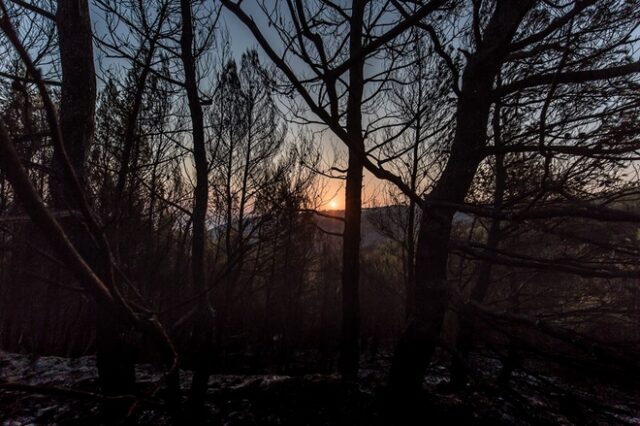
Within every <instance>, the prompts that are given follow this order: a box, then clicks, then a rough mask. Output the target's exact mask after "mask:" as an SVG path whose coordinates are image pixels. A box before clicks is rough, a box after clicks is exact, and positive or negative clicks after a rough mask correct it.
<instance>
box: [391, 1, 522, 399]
mask: <svg viewBox="0 0 640 426" xmlns="http://www.w3.org/2000/svg"><path fill="white" fill-rule="evenodd" d="M533 4H534V1H533V0H516V1H506V0H501V1H498V2H497V3H496V7H495V10H494V12H493V15H492V17H491V19H490V20H489V22H488V24H487V27H486V30H485V34H484V39H483V40H482V42H481V44H480V46H479V47H478V49H477V51H476V52H475V53H473V54H472V55H470V56H469V58H468V62H467V65H466V67H465V69H464V73H463V75H462V89H461V94H460V97H459V100H458V106H457V112H456V133H455V136H454V140H453V144H452V147H451V156H450V157H449V161H448V162H447V165H446V167H445V170H444V171H443V173H442V176H441V178H440V180H439V181H438V183H437V184H436V186H435V187H434V189H433V191H432V192H431V193H430V194H429V196H428V197H427V203H426V205H427V206H428V205H429V201H441V202H448V203H453V204H460V203H463V202H464V200H465V198H466V195H467V192H468V191H469V188H470V187H471V183H472V181H473V178H474V176H475V173H476V169H477V168H478V165H479V164H480V161H481V160H482V156H481V155H480V149H481V148H483V147H484V146H485V143H486V138H487V124H488V121H489V114H490V110H491V103H492V101H491V99H492V89H493V84H494V80H495V78H496V75H497V73H498V70H499V69H500V66H501V64H502V62H503V61H504V58H505V57H506V55H507V53H508V48H509V44H510V42H511V39H512V38H513V36H514V34H515V32H516V30H517V28H518V25H519V24H520V22H521V20H522V18H523V17H524V15H525V14H526V13H527V11H528V10H529V9H530V8H531V7H532V5H533ZM454 214H455V210H454V209H444V208H442V209H435V208H430V207H427V208H425V211H424V214H423V216H422V220H421V223H420V232H419V235H418V243H417V248H416V273H415V279H416V288H415V291H416V307H415V315H414V317H413V319H412V320H411V321H410V322H409V325H408V326H407V329H406V330H405V332H404V333H403V336H402V338H401V339H400V342H399V343H398V346H397V348H396V352H395V355H394V360H393V364H392V367H391V375H390V381H389V384H390V387H391V390H392V392H393V394H394V395H396V396H400V395H406V394H416V393H418V392H419V391H420V390H421V389H422V382H423V379H424V375H425V372H426V369H427V367H428V365H429V362H430V360H431V356H432V354H433V351H434V349H435V347H436V341H437V339H438V337H439V334H440V330H441V326H442V322H443V319H444V314H445V312H446V309H447V304H448V288H447V262H448V244H449V238H450V234H451V226H452V220H453V216H454Z"/></svg>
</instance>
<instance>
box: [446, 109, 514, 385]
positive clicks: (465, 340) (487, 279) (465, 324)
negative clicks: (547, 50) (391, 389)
mask: <svg viewBox="0 0 640 426" xmlns="http://www.w3.org/2000/svg"><path fill="white" fill-rule="evenodd" d="M492 122H493V123H492V127H493V137H494V141H495V146H496V147H498V148H500V147H502V137H501V129H500V104H499V102H498V103H496V106H495V108H494V112H493V120H492ZM506 179H507V176H506V171H505V168H504V154H499V155H496V177H495V195H494V204H493V205H494V208H495V209H496V210H500V209H501V208H502V203H503V199H504V191H505V185H506ZM501 223H502V221H501V220H500V219H498V218H493V219H492V220H491V225H490V227H489V232H488V235H487V244H486V245H487V248H488V249H489V250H496V249H497V248H498V245H499V244H500V239H501V232H500V227H501ZM492 269H493V262H492V261H491V259H487V260H484V261H482V263H481V264H480V268H479V272H478V280H477V282H476V285H475V286H474V287H473V289H472V290H471V294H470V296H469V299H470V300H471V301H473V302H478V303H482V302H483V301H484V299H485V297H486V296H487V293H488V291H489V289H490V287H491V283H492V281H491V271H492ZM458 324H459V328H458V335H457V337H456V348H457V350H458V353H459V354H460V356H461V357H462V360H460V359H459V358H457V357H455V358H454V359H453V363H452V365H451V383H452V384H453V385H454V386H464V385H465V384H466V383H467V380H468V372H467V367H466V366H467V365H468V363H467V362H461V361H467V360H468V356H469V351H470V350H471V346H472V345H473V335H474V331H475V330H474V326H473V315H471V313H470V312H469V310H468V309H466V306H462V307H461V311H460V313H459V317H458Z"/></svg>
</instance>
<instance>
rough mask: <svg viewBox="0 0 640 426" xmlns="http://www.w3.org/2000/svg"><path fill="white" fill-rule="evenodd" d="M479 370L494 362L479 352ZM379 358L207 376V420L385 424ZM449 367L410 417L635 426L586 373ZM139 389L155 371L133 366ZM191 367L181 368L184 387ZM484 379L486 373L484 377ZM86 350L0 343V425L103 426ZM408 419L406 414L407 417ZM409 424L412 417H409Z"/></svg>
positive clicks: (634, 400)
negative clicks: (352, 369) (66, 353)
mask: <svg viewBox="0 0 640 426" xmlns="http://www.w3.org/2000/svg"><path fill="white" fill-rule="evenodd" d="M476 362H481V363H482V365H483V367H484V368H483V374H484V375H486V377H491V376H494V375H495V373H496V370H497V369H498V368H499V363H497V362H492V361H491V360H488V359H484V360H481V361H476ZM386 364H388V362H385V360H384V357H382V358H381V359H379V360H378V361H376V362H373V363H369V365H367V364H366V363H365V365H364V368H363V369H362V372H361V374H360V380H359V383H358V384H357V385H351V386H347V385H344V384H342V383H341V381H340V380H338V378H337V377H336V376H332V375H299V376H284V375H269V374H264V375H215V376H213V377H212V378H211V381H210V388H209V393H208V403H207V411H208V415H207V418H208V419H210V424H219V425H230V426H231V425H233V426H235V425H384V424H393V423H394V422H392V421H390V420H389V419H396V420H397V419H398V417H397V416H396V415H389V410H388V409H385V404H384V401H385V398H383V397H382V395H384V393H383V392H382V391H381V389H383V388H384V387H383V384H384V376H385V372H386V371H387V370H386V369H387V368H388V365H386ZM447 376H448V374H447V369H446V367H445V366H443V365H438V364H435V365H433V366H432V367H431V368H430V370H429V373H428V375H427V377H426V380H425V389H426V392H425V394H424V396H423V397H421V400H420V401H419V406H418V407H416V409H415V410H414V413H413V414H412V416H414V415H415V417H414V418H413V419H414V420H415V423H416V424H431V425H438V424H460V425H484V424H486V425H533V424H549V425H551V424H554V425H558V424H559V425H616V424H632V425H633V424H635V425H640V391H639V390H637V389H636V390H635V391H632V390H625V389H623V388H621V387H616V386H612V385H604V384H602V383H597V382H594V381H590V380H589V379H587V378H579V379H575V378H574V379H573V380H572V381H568V380H566V378H565V379H564V380H561V379H560V378H559V377H557V376H555V377H554V376H551V375H541V374H536V375H533V374H525V373H522V372H517V373H515V374H514V376H513V378H512V380H511V385H510V386H509V388H508V389H507V388H504V387H498V386H495V385H488V384H485V385H482V386H479V385H474V386H469V387H468V388H466V389H463V390H456V391H455V392H453V391H451V390H450V389H448V386H447V385H446V380H447ZM137 377H138V382H139V383H140V386H141V389H142V390H144V389H147V390H148V389H150V388H152V387H153V386H154V383H155V382H156V381H157V380H158V379H159V377H160V373H159V372H158V371H157V370H156V369H154V368H153V367H152V366H150V365H139V366H138V367H137ZM189 380H190V373H189V372H184V371H181V381H182V385H183V389H188V383H189ZM487 383H490V380H487ZM97 392H99V389H98V384H97V369H96V366H95V358H94V357H83V358H77V359H67V358H57V357H30V356H26V355H17V354H11V353H4V352H0V425H6V426H9V425H11V426H14V425H16V426H17V425H101V424H105V421H104V420H103V411H102V408H101V407H102V405H101V403H100V400H99V398H98V396H97ZM405 421H406V418H405ZM412 423H413V422H412ZM128 424H144V425H163V424H171V421H170V417H169V415H168V413H167V412H166V411H165V410H164V409H163V408H162V407H160V406H154V405H153V404H151V403H150V402H142V403H140V404H139V408H137V409H136V410H135V411H134V412H133V414H132V417H131V419H130V421H129V423H128Z"/></svg>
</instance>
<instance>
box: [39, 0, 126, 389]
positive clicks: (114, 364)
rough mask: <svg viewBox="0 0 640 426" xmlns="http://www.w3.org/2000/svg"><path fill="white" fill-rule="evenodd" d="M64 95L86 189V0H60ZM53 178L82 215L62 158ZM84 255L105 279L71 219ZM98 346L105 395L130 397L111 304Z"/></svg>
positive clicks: (74, 158) (89, 100) (100, 323)
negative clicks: (127, 395) (126, 395)
mask: <svg viewBox="0 0 640 426" xmlns="http://www.w3.org/2000/svg"><path fill="white" fill-rule="evenodd" d="M56 22H57V26H58V41H59V46H60V64H61V68H62V93H61V98H62V100H61V105H60V129H61V133H62V140H63V142H64V144H65V149H66V151H67V154H68V156H69V159H70V161H71V165H72V166H73V169H74V171H75V173H76V175H77V177H78V179H79V181H80V183H81V185H82V186H83V187H84V186H85V185H86V170H85V167H86V159H87V155H88V152H89V149H90V146H91V143H92V141H93V135H94V128H95V105H96V80H95V69H94V64H93V39H92V29H91V17H90V15H89V5H88V2H87V1H86V0H60V1H58V10H57V14H56ZM53 161H54V164H53V169H54V174H53V175H52V179H51V197H52V204H53V207H54V208H56V209H72V210H77V209H78V206H79V205H80V203H81V200H78V199H77V197H76V196H75V195H74V194H73V191H72V189H71V188H72V187H73V183H72V181H71V177H70V176H68V175H67V174H66V173H64V171H63V170H64V168H63V166H62V161H63V160H62V155H61V153H60V152H58V151H57V150H56V151H54V156H53ZM65 228H66V232H67V233H68V235H69V236H70V238H71V240H72V242H73V244H74V246H75V247H76V248H77V249H78V252H79V253H80V255H81V256H82V257H83V258H84V259H85V261H86V262H87V263H88V264H89V265H90V266H91V267H92V269H94V270H96V272H98V275H99V276H103V275H102V274H101V272H104V271H101V270H102V269H103V268H102V267H101V265H102V261H103V259H102V256H104V255H105V254H104V253H100V252H99V251H98V250H97V248H96V247H95V245H94V243H93V242H92V240H91V238H90V236H89V235H88V233H87V232H86V230H85V229H84V226H83V225H82V224H80V223H78V222H77V220H74V219H73V218H71V219H70V220H68V221H67V224H66V226H65ZM96 304H97V308H96V322H97V324H96V327H97V330H96V344H97V352H98V354H97V355H98V374H99V377H100V384H101V386H102V390H103V392H105V393H106V394H108V395H118V394H131V393H133V392H134V391H135V371H134V362H133V358H132V356H130V354H131V352H130V350H129V349H128V345H127V342H126V341H125V338H124V336H125V335H126V334H127V332H128V330H129V329H130V324H129V322H128V321H127V320H126V319H124V318H118V315H119V314H118V313H117V312H115V311H114V310H113V308H112V307H111V305H110V304H109V303H105V302H102V301H100V300H97V301H96Z"/></svg>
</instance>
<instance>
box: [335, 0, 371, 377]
mask: <svg viewBox="0 0 640 426" xmlns="http://www.w3.org/2000/svg"><path fill="white" fill-rule="evenodd" d="M364 6H365V2H364V1H360V0H356V1H354V2H353V7H352V16H351V34H350V38H349V40H350V41H349V43H350V46H349V51H350V54H351V57H358V56H359V54H360V50H361V49H362V26H363V18H364ZM363 67H364V61H363V60H360V61H357V62H356V63H355V64H354V65H353V66H352V67H351V68H350V70H349V99H348V105H347V134H348V137H349V138H350V139H351V141H352V143H353V146H354V147H357V149H359V150H362V151H364V139H363V137H362V111H361V109H362V108H361V103H362V94H363V86H364V75H363ZM362 172H363V164H362V161H361V160H360V159H359V157H358V155H357V154H356V153H353V152H351V150H350V152H349V166H348V168H347V187H346V193H345V211H344V234H343V246H342V333H341V339H340V359H339V362H338V369H339V371H340V374H342V376H343V377H344V378H345V379H348V380H353V379H355V378H356V377H357V375H358V364H359V358H360V350H359V339H360V301H359V294H358V290H359V286H360V224H361V219H362Z"/></svg>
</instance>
